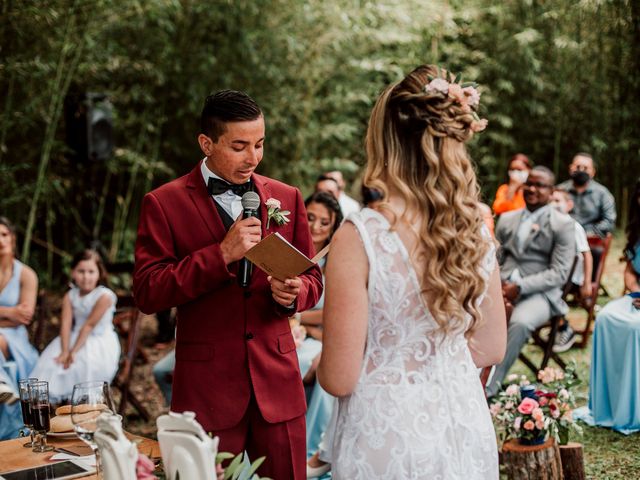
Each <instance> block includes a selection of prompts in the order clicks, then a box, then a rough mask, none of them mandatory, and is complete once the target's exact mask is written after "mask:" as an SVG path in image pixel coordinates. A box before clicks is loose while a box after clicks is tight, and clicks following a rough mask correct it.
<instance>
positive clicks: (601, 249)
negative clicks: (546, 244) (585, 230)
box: [576, 233, 613, 348]
mask: <svg viewBox="0 0 640 480" xmlns="http://www.w3.org/2000/svg"><path fill="white" fill-rule="evenodd" d="M587 240H588V241H589V248H591V253H592V255H593V258H594V266H595V268H594V270H593V277H592V278H593V290H592V293H591V298H589V299H587V300H586V301H582V302H580V304H579V306H580V307H582V308H584V309H585V310H586V312H587V323H586V325H585V327H584V330H582V331H581V332H576V333H578V334H580V336H581V337H582V339H581V340H580V343H576V345H577V346H578V347H579V348H585V347H586V346H587V343H588V342H589V336H590V335H591V325H592V324H593V322H594V320H595V317H596V312H595V308H596V305H597V304H598V296H599V294H600V290H601V289H602V285H601V281H602V275H603V273H604V268H605V262H606V260H607V255H608V254H609V248H610V247H611V241H612V240H613V235H612V234H611V233H607V236H606V237H604V238H601V237H598V236H589V237H587ZM596 257H597V258H598V260H597V263H596Z"/></svg>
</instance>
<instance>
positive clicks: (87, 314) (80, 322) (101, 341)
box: [30, 250, 120, 402]
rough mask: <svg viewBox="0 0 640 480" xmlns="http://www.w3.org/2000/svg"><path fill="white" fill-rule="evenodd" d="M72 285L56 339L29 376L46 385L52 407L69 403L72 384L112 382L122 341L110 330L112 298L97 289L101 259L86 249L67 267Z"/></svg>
mask: <svg viewBox="0 0 640 480" xmlns="http://www.w3.org/2000/svg"><path fill="white" fill-rule="evenodd" d="M71 268H72V270H71V279H72V281H73V286H72V287H71V289H70V290H69V291H68V292H67V293H66V295H65V296H64V298H63V301H62V316H61V324H60V336H58V337H56V338H55V339H54V340H53V341H52V342H51V343H50V344H49V345H48V346H47V348H45V350H44V351H43V352H42V355H41V356H40V358H39V360H38V363H37V364H36V366H35V368H34V370H33V372H31V375H30V376H31V377H36V378H38V379H39V380H45V381H47V382H49V395H50V397H51V399H52V401H54V402H62V401H64V400H67V399H70V398H71V393H72V392H73V386H74V385H75V384H76V383H80V382H88V381H106V382H109V383H110V382H111V381H112V380H113V377H114V376H115V374H116V372H117V370H118V362H119V359H120V342H119V340H118V335H117V334H116V332H115V331H114V329H113V314H114V312H115V305H116V301H117V297H116V294H115V293H113V292H112V291H111V290H109V289H108V288H107V287H105V286H103V285H101V284H102V283H104V281H105V280H106V270H105V268H104V264H103V263H102V259H101V258H100V255H98V253H97V252H95V251H94V250H84V251H82V252H80V253H79V254H78V255H76V256H75V257H74V259H73V262H72V264H71Z"/></svg>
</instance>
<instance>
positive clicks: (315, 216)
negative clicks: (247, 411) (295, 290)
mask: <svg viewBox="0 0 640 480" xmlns="http://www.w3.org/2000/svg"><path fill="white" fill-rule="evenodd" d="M305 207H306V209H307V220H308V221H309V229H310V231H311V238H312V240H313V245H314V247H315V250H316V252H319V251H320V250H322V249H323V248H324V247H325V246H327V245H328V244H329V243H330V242H331V238H332V237H333V234H334V233H335V231H336V230H337V229H338V227H339V226H340V223H342V218H343V217H342V211H341V210H340V204H339V203H338V200H336V198H335V197H334V196H333V195H332V194H330V193H327V192H316V193H314V194H312V195H311V196H310V197H308V198H307V199H306V200H305ZM325 259H326V257H324V259H322V260H321V261H320V262H319V265H320V266H321V268H324V261H325ZM323 306H324V295H323V296H322V297H321V298H320V300H319V301H318V303H317V304H316V305H315V306H314V307H313V308H312V309H311V310H308V311H306V312H303V313H301V314H299V316H298V320H299V322H300V324H301V325H302V326H303V327H304V328H305V329H306V338H305V339H304V342H302V344H301V345H300V347H299V348H298V350H297V354H298V362H299V364H300V373H301V375H302V377H303V381H304V384H305V390H307V392H308V408H307V415H306V420H307V450H308V453H309V454H311V453H313V452H315V451H316V450H317V448H318V444H319V443H320V438H321V436H322V433H323V432H324V429H325V427H326V425H327V422H328V421H329V418H330V417H331V410H332V408H333V397H331V396H330V395H329V394H328V393H326V392H325V391H324V390H323V389H322V387H320V384H318V383H317V382H316V381H315V371H316V368H317V366H318V362H319V359H320V353H321V351H322V308H323Z"/></svg>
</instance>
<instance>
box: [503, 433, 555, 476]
mask: <svg viewBox="0 0 640 480" xmlns="http://www.w3.org/2000/svg"><path fill="white" fill-rule="evenodd" d="M502 460H503V465H504V468H505V473H506V474H507V478H508V479H509V480H564V477H563V475H562V463H561V461H560V450H559V449H558V445H556V442H555V440H554V439H553V438H550V439H549V440H547V441H546V442H544V443H543V444H542V445H533V446H528V445H521V444H520V442H519V441H518V440H517V439H511V440H508V441H506V442H504V445H503V446H502Z"/></svg>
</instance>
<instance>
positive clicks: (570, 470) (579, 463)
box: [560, 442, 586, 480]
mask: <svg viewBox="0 0 640 480" xmlns="http://www.w3.org/2000/svg"><path fill="white" fill-rule="evenodd" d="M560 458H561V460H562V473H563V474H564V480H585V478H586V476H585V473H584V458H583V455H582V444H581V443H575V442H569V443H568V444H566V445H560Z"/></svg>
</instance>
